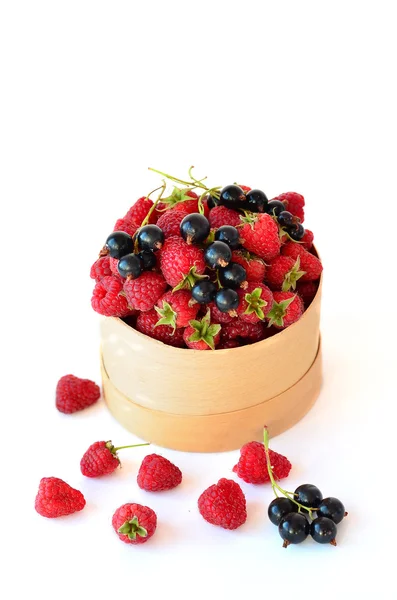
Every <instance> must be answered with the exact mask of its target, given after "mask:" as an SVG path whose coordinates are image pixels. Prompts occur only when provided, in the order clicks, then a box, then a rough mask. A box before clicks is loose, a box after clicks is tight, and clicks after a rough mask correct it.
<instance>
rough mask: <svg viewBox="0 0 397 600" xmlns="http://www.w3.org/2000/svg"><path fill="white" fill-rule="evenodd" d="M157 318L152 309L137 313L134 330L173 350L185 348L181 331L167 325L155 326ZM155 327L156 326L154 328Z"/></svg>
mask: <svg viewBox="0 0 397 600" xmlns="http://www.w3.org/2000/svg"><path fill="white" fill-rule="evenodd" d="M158 320H159V316H158V314H157V313H156V311H155V310H154V309H152V310H149V311H147V312H142V313H139V315H138V318H137V320H136V329H137V330H138V331H140V332H141V333H144V334H145V335H147V336H149V337H151V338H153V339H155V340H158V341H159V342H163V343H164V344H167V346H174V347H175V348H185V347H186V345H185V342H184V339H183V332H184V330H183V329H176V330H175V332H174V330H173V328H172V327H169V326H168V325H157V321H158ZM156 325H157V326H156Z"/></svg>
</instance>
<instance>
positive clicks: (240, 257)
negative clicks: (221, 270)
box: [232, 250, 266, 281]
mask: <svg viewBox="0 0 397 600" xmlns="http://www.w3.org/2000/svg"><path fill="white" fill-rule="evenodd" d="M232 261H233V262H236V263H238V264H239V265H241V266H242V267H244V269H245V270H246V272H247V281H263V280H264V279H265V274H266V265H265V263H264V262H263V260H262V259H261V258H257V257H255V256H251V255H250V254H249V252H242V251H241V250H234V251H233V254H232Z"/></svg>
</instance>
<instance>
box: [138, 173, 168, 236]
mask: <svg viewBox="0 0 397 600" xmlns="http://www.w3.org/2000/svg"><path fill="white" fill-rule="evenodd" d="M166 187H167V184H166V183H165V181H163V185H161V186H160V187H158V188H156V189H155V190H152V191H151V192H150V194H148V195H147V196H146V199H147V200H148V199H149V198H150V196H151V195H152V194H154V192H157V191H158V190H161V192H160V194H159V195H158V197H157V199H156V200H155V201H154V202H153V206H151V207H150V210H149V212H148V214H147V215H146V217H145V218H144V219H143V221H142V223H141V227H143V226H144V225H147V224H148V223H149V219H150V217H151V216H152V213H153V211H154V210H155V208H156V206H157V204H158V203H159V202H160V200H161V198H162V197H163V194H164V192H165V189H166Z"/></svg>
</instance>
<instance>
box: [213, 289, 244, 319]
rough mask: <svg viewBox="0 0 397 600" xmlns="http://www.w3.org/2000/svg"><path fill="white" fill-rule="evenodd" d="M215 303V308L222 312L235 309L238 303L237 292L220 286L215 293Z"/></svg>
mask: <svg viewBox="0 0 397 600" xmlns="http://www.w3.org/2000/svg"><path fill="white" fill-rule="evenodd" d="M215 304H216V307H217V309H218V310H220V311H221V312H223V313H226V312H229V311H230V310H236V308H237V307H238V304H239V297H238V293H237V292H236V291H235V290H231V289H228V288H222V289H221V290H219V291H218V292H217V293H216V296H215Z"/></svg>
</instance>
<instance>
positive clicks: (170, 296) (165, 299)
mask: <svg viewBox="0 0 397 600" xmlns="http://www.w3.org/2000/svg"><path fill="white" fill-rule="evenodd" d="M191 300H192V295H191V293H190V292H188V291H187V290H178V291H176V292H167V293H166V294H164V296H162V297H161V298H160V300H158V302H157V307H158V308H156V309H155V310H156V312H157V313H158V315H159V321H158V324H160V325H169V326H170V327H173V328H174V329H176V328H177V327H178V328H179V327H187V326H188V325H189V321H191V320H192V319H195V318H196V316H197V313H198V310H199V307H200V306H199V304H197V303H194V304H193V303H191Z"/></svg>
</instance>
